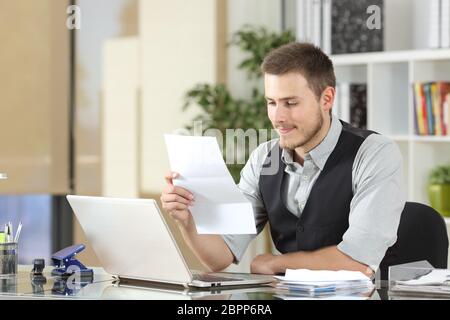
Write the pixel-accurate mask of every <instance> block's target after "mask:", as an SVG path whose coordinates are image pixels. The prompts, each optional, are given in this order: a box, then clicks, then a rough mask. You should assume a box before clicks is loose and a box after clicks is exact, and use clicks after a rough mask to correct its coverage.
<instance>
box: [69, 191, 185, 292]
mask: <svg viewBox="0 0 450 320" xmlns="http://www.w3.org/2000/svg"><path fill="white" fill-rule="evenodd" d="M67 200H68V201H69V203H70V205H71V207H72V209H73V211H74V212H75V215H76V217H77V218H78V221H79V222H80V224H81V227H82V229H83V231H84V233H85V234H86V237H87V239H88V240H89V243H90V244H91V245H92V247H93V249H94V251H95V253H96V255H97V257H98V258H99V259H100V262H101V263H102V265H103V268H104V269H105V270H106V271H107V272H108V273H110V274H113V275H116V276H119V277H122V278H130V279H138V280H147V281H163V282H168V283H175V284H184V285H185V284H187V283H189V282H191V280H192V274H191V272H190V271H189V268H188V266H187V264H186V261H185V260H184V258H183V256H182V254H181V252H180V250H179V248H178V246H177V244H176V242H175V240H174V239H173V237H172V234H171V233H170V231H169V229H168V226H167V224H166V222H165V220H164V218H163V217H162V214H161V212H160V210H159V208H158V205H157V204H156V202H155V200H152V199H122V198H104V197H88V196H74V195H68V196H67Z"/></svg>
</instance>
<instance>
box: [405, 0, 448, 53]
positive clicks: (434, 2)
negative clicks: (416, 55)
mask: <svg viewBox="0 0 450 320" xmlns="http://www.w3.org/2000/svg"><path fill="white" fill-rule="evenodd" d="M411 4H412V10H413V12H412V19H413V21H415V22H417V21H420V23H414V24H413V25H412V34H413V48H414V49H434V48H448V47H450V0H412V1H411Z"/></svg>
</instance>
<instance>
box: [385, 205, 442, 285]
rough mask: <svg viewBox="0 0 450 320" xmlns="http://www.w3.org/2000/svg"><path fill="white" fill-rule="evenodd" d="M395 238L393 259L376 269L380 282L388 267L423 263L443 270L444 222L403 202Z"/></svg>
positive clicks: (427, 209)
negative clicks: (379, 275) (403, 206)
mask: <svg viewBox="0 0 450 320" xmlns="http://www.w3.org/2000/svg"><path fill="white" fill-rule="evenodd" d="M397 236H398V238H397V242H396V244H395V245H394V246H393V249H394V247H395V250H393V251H394V255H393V257H391V258H390V259H386V260H387V261H384V263H382V264H381V265H380V271H381V279H387V275H388V267H389V265H397V264H402V263H408V262H413V261H420V260H426V261H428V262H429V263H431V264H432V265H433V266H434V267H435V268H447V259H448V236H447V227H446V224H445V220H444V219H443V218H442V216H441V215H440V214H439V213H438V212H437V211H436V210H434V209H433V208H431V207H429V206H427V205H424V204H421V203H415V202H407V203H406V204H405V208H404V209H403V212H402V216H401V218H400V224H399V227H398V232H397ZM388 251H389V250H388Z"/></svg>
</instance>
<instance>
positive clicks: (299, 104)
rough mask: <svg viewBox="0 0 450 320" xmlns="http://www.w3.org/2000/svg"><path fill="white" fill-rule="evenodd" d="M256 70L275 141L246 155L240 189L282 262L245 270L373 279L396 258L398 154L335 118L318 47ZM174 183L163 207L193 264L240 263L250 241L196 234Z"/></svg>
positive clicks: (279, 55)
mask: <svg viewBox="0 0 450 320" xmlns="http://www.w3.org/2000/svg"><path fill="white" fill-rule="evenodd" d="M262 71H263V73H264V84H265V96H266V100H267V114H268V117H269V118H270V120H271V122H272V124H273V126H274V128H276V129H277V131H278V133H279V139H275V140H271V141H269V142H266V143H263V144H261V145H260V146H258V148H256V149H255V150H254V151H253V153H252V154H251V156H250V159H249V160H248V162H247V164H246V165H245V167H244V169H243V170H242V172H241V179H240V182H239V188H240V190H241V191H242V193H243V194H244V195H245V196H246V197H247V198H248V199H249V200H250V201H251V202H252V205H253V210H254V215H255V222H256V226H257V230H258V232H260V231H261V230H262V229H263V228H264V226H265V224H266V223H267V222H268V223H269V225H270V231H271V234H272V239H273V241H274V244H275V246H276V248H277V249H278V251H279V252H280V253H281V254H276V255H273V254H264V255H260V256H257V257H255V258H254V260H253V262H252V264H251V271H252V272H254V273H263V274H276V273H283V272H284V271H285V270H286V269H287V268H290V269H299V268H306V269H326V270H356V271H361V272H363V273H365V274H367V275H369V276H371V275H373V273H374V272H375V271H376V270H377V269H378V268H379V267H380V265H382V264H389V258H390V257H392V256H394V255H395V250H396V246H395V245H394V244H395V242H396V239H397V228H398V224H399V221H400V216H401V212H402V210H403V207H404V205H405V196H404V191H403V188H402V180H403V179H402V158H401V154H400V152H399V150H398V148H397V146H396V145H395V144H394V143H393V142H392V141H391V140H389V139H388V138H386V137H383V136H382V135H380V134H377V133H375V132H372V131H367V130H361V129H357V128H354V127H352V126H350V125H349V124H347V123H345V122H343V121H340V120H339V119H338V118H336V117H335V116H333V115H332V113H331V110H332V107H333V103H334V99H335V94H336V91H335V84H336V80H335V75H334V70H333V64H332V62H331V60H330V59H329V58H328V57H327V56H326V55H325V54H324V53H323V52H322V51H321V50H320V49H319V48H317V47H315V46H313V45H311V44H307V43H290V44H287V45H285V46H282V47H280V48H278V49H275V50H273V51H272V52H271V53H270V54H269V55H268V56H267V57H266V58H265V60H264V62H263V64H262ZM274 166H275V168H274ZM267 167H269V168H270V170H266V169H268V168H267ZM174 178H177V174H176V173H170V174H169V175H168V176H167V177H166V180H167V182H168V187H167V188H166V189H165V190H164V192H163V194H162V196H161V200H162V203H163V206H164V208H165V209H166V210H167V211H168V213H169V214H170V215H171V216H172V217H173V218H174V219H175V220H176V221H177V222H178V225H179V227H180V229H181V232H182V234H183V236H184V238H185V240H186V241H187V242H188V244H189V245H190V247H191V248H192V249H193V250H194V252H195V253H196V255H197V256H198V257H199V259H200V260H201V261H203V262H204V263H205V264H206V265H207V266H208V267H209V268H210V269H211V270H214V271H217V270H221V269H223V268H225V267H227V266H228V265H230V264H231V263H233V262H234V263H239V261H240V259H241V258H242V256H243V254H244V252H245V250H246V248H247V246H248V245H249V243H250V242H251V240H252V239H253V238H254V237H255V235H225V236H219V235H199V234H197V232H196V229H195V224H194V222H193V219H192V216H191V214H190V212H189V206H190V205H192V203H193V201H195V199H194V198H193V195H192V194H191V193H190V192H189V191H188V190H185V189H183V188H180V187H175V186H173V184H172V179H174Z"/></svg>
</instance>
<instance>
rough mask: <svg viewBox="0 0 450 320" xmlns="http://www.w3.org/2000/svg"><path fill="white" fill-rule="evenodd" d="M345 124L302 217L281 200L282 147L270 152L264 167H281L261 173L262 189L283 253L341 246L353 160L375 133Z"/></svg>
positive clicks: (350, 198) (350, 197) (346, 219)
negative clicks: (363, 144)
mask: <svg viewBox="0 0 450 320" xmlns="http://www.w3.org/2000/svg"><path fill="white" fill-rule="evenodd" d="M341 122H342V125H343V128H342V132H341V135H340V136H339V140H338V142H337V145H336V147H335V148H334V150H333V152H332V153H331V154H330V156H329V158H328V159H327V162H326V164H325V166H324V168H323V170H322V172H321V173H320V175H319V177H318V178H317V180H316V182H315V184H314V186H313V187H312V189H311V192H310V194H309V197H308V200H307V202H306V204H305V206H304V209H303V212H302V214H301V216H300V218H298V217H297V216H295V215H294V214H293V213H291V212H290V211H289V210H288V209H287V208H286V207H285V205H284V203H283V200H282V198H281V186H282V183H283V179H284V178H285V176H286V174H287V173H285V168H286V164H285V163H284V162H283V161H281V154H282V153H281V149H280V147H279V144H278V143H276V144H275V146H274V147H273V148H272V150H270V151H269V153H268V156H267V159H266V161H265V164H264V165H263V167H264V168H266V170H267V167H268V166H270V165H271V164H273V161H276V162H275V163H278V164H279V168H278V171H276V173H275V174H272V175H270V174H268V175H266V174H264V173H261V175H260V179H259V188H260V192H261V195H262V200H263V202H264V206H265V208H266V210H267V214H268V218H269V223H270V231H271V234H272V239H273V241H274V243H275V246H276V248H277V249H278V251H280V252H281V253H287V252H295V251H312V250H317V249H320V248H323V247H326V246H331V245H337V244H339V243H340V242H341V241H342V236H343V235H344V233H345V231H346V230H347V229H348V227H349V224H348V219H349V214H350V202H351V200H352V198H353V191H352V167H353V161H354V159H355V156H356V154H357V152H358V150H359V148H360V146H361V144H362V143H363V142H364V140H365V139H366V138H367V137H368V136H369V135H371V134H374V132H373V131H368V130H362V129H357V128H354V127H352V126H350V125H349V124H347V123H345V122H343V121H341ZM262 172H264V169H263V171H262ZM266 172H267V171H266Z"/></svg>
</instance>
